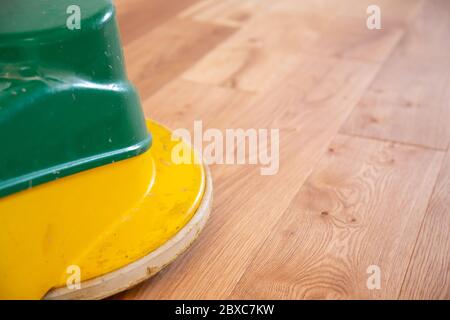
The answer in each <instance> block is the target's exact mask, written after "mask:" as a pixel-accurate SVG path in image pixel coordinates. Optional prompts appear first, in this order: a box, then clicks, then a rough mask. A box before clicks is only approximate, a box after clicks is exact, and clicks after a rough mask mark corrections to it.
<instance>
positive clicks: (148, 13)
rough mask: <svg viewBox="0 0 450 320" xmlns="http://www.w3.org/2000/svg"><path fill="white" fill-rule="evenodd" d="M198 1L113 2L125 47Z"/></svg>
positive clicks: (121, 0)
mask: <svg viewBox="0 0 450 320" xmlns="http://www.w3.org/2000/svg"><path fill="white" fill-rule="evenodd" d="M198 1H199V0H115V2H114V3H115V6H116V8H117V12H118V14H117V16H118V20H119V25H120V30H121V35H122V41H123V43H124V44H125V45H127V44H129V43H130V42H132V41H133V40H136V39H138V38H139V37H140V36H142V35H145V34H147V33H148V32H150V31H151V30H152V29H154V28H156V27H158V26H159V25H161V24H163V23H165V22H166V21H168V20H169V19H171V18H173V17H175V16H176V15H177V14H178V13H180V12H181V11H182V10H183V9H185V8H186V7H188V6H190V5H193V4H194V3H196V2H198Z"/></svg>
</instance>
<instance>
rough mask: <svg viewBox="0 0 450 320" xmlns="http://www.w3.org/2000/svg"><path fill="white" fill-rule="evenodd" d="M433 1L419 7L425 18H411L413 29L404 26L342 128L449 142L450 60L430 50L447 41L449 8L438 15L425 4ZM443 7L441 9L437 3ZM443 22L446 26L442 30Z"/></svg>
mask: <svg viewBox="0 0 450 320" xmlns="http://www.w3.org/2000/svg"><path fill="white" fill-rule="evenodd" d="M435 2H436V1H433V0H432V1H431V2H427V3H426V4H425V5H424V6H423V9H422V10H423V11H422V13H421V15H424V14H425V15H426V16H427V18H426V19H424V18H418V19H417V20H414V22H413V24H412V26H411V28H409V29H407V30H406V34H405V38H404V39H403V40H402V41H401V42H400V43H399V46H398V47H397V48H396V50H395V51H394V52H393V54H392V56H391V57H390V59H389V60H388V61H387V62H386V63H385V65H384V66H383V69H382V70H381V71H380V74H379V76H378V77H377V79H376V80H375V81H374V83H373V84H372V86H371V87H370V89H369V90H368V92H367V93H366V95H365V96H364V97H363V99H362V100H361V102H360V103H359V105H358V106H357V108H356V109H355V111H354V112H353V114H352V115H351V117H350V118H349V120H348V122H347V123H346V125H345V126H344V127H343V130H342V132H345V133H349V134H354V135H358V136H364V137H372V138H377V139H385V140H391V141H397V142H403V143H410V144H416V145H421V146H425V147H430V148H436V149H442V150H445V149H446V148H447V146H448V145H449V143H450V126H449V123H450V108H449V101H450V59H448V57H445V56H444V55H443V54H441V53H440V52H439V50H432V49H436V46H438V45H439V44H438V43H437V42H439V41H440V42H441V43H448V35H449V33H450V31H449V30H450V13H448V12H449V11H448V10H447V11H446V12H447V13H446V14H438V13H437V12H436V11H437V8H435V10H434V11H432V10H429V4H435ZM447 6H448V2H447ZM441 10H445V9H444V8H442V6H441ZM432 13H435V14H434V15H432ZM430 15H431V16H430ZM419 17H420V15H419ZM417 24H418V25H419V26H420V29H421V30H423V29H425V30H426V29H428V30H430V33H425V32H417V30H416V28H418V27H417ZM443 24H446V25H447V28H443V27H442V25H443ZM433 26H436V27H437V31H438V32H437V34H436V35H433V36H429V34H433V32H432V31H431V29H433ZM443 30H446V31H447V32H444V31H443ZM438 37H441V38H440V39H439V38H438ZM427 43H428V44H430V47H428V46H427V45H426V44H427ZM449 57H450V56H449Z"/></svg>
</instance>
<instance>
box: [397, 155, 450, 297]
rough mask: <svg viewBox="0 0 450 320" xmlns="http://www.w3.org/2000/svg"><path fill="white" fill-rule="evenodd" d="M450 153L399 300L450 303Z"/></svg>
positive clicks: (441, 173) (445, 161)
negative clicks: (436, 300) (435, 300)
mask: <svg viewBox="0 0 450 320" xmlns="http://www.w3.org/2000/svg"><path fill="white" fill-rule="evenodd" d="M449 190H450V152H447V156H446V158H445V160H444V164H443V167H442V170H441V172H440V174H439V179H438V181H437V183H436V186H435V187H434V192H433V196H432V198H431V200H430V203H429V205H428V211H427V214H426V216H425V219H424V221H423V223H422V229H421V232H420V234H419V238H418V240H417V244H416V247H415V250H414V255H413V257H412V259H411V262H410V264H409V268H408V272H407V274H406V277H405V280H404V283H403V288H402V291H401V294H400V298H401V299H445V300H449V299H450V237H449V228H450V198H449Z"/></svg>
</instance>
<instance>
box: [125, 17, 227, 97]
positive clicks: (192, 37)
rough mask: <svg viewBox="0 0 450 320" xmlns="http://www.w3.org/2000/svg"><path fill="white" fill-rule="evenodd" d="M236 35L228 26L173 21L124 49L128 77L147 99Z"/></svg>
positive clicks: (180, 20)
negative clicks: (218, 45)
mask: <svg viewBox="0 0 450 320" xmlns="http://www.w3.org/2000/svg"><path fill="white" fill-rule="evenodd" d="M233 32H234V29H231V28H228V27H223V26H216V25H211V24H205V23H201V22H194V21H189V20H182V19H177V18H175V19H172V20H170V21H168V22H167V23H165V24H163V25H161V26H159V27H158V28H156V29H154V30H153V31H151V32H149V33H147V34H146V35H144V36H143V37H141V38H139V39H138V40H137V41H134V42H132V43H130V44H129V45H127V46H125V56H126V59H127V62H128V63H127V69H128V75H129V77H130V78H131V79H132V80H133V82H134V83H135V85H136V86H137V87H138V90H139V92H140V94H141V97H143V98H144V99H145V98H146V97H148V96H150V95H151V94H152V93H154V92H156V91H157V90H158V89H160V88H161V87H163V86H164V85H165V84H166V83H168V82H170V80H172V79H174V78H176V77H177V76H178V75H180V74H181V73H182V72H183V71H185V70H186V69H188V68H189V67H190V66H191V65H192V64H193V63H195V62H196V61H197V60H199V59H200V58H201V57H203V56H204V55H205V54H206V53H207V52H208V51H209V50H211V49H212V48H213V47H214V46H216V45H217V44H218V43H220V42H221V41H223V40H224V39H225V38H227V37H228V36H230V35H231V34H232V33H233Z"/></svg>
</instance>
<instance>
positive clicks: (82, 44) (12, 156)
mask: <svg viewBox="0 0 450 320" xmlns="http://www.w3.org/2000/svg"><path fill="white" fill-rule="evenodd" d="M150 145H151V135H150V133H149V132H148V131H147V128H146V124H145V119H144V115H143V112H142V108H141V105H140V102H139V97H138V94H137V92H136V90H135V89H134V87H133V86H132V85H131V83H130V82H129V81H128V79H127V77H126V72H125V67H124V59H123V53H122V48H121V43H120V39H119V33H118V28H117V23H116V19H115V12H114V7H113V5H112V3H111V1H109V0H57V1H56V0H8V1H2V3H1V5H0V197H2V196H6V195H9V194H12V193H14V192H18V191H21V190H24V189H28V188H31V187H33V186H36V185H38V184H41V183H44V182H48V181H51V180H54V179H57V178H60V177H64V176H67V175H69V174H73V173H77V172H80V171H82V170H87V169H91V168H94V167H97V166H100V165H105V164H109V163H112V162H115V161H119V160H123V159H126V158H129V157H133V156H136V155H139V154H141V153H143V152H145V151H146V150H147V149H148V148H150Z"/></svg>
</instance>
